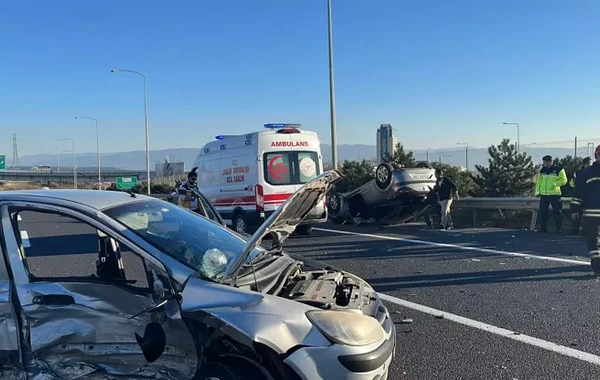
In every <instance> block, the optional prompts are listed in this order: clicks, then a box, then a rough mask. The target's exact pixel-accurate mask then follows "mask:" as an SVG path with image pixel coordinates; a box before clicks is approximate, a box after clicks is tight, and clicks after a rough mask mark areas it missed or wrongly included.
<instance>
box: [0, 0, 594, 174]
mask: <svg viewBox="0 0 600 380" xmlns="http://www.w3.org/2000/svg"><path fill="white" fill-rule="evenodd" d="M2 5H3V6H2V11H1V12H0V49H1V53H0V57H1V58H0V131H1V132H2V138H1V139H0V155H1V154H5V155H6V156H7V162H8V163H9V164H10V162H11V158H12V151H13V149H12V145H13V144H12V134H13V133H16V134H17V140H18V147H19V155H20V156H25V155H31V154H37V153H56V152H57V150H68V149H70V146H69V145H68V143H66V142H57V139H58V138H70V139H73V140H74V141H75V150H76V151H77V152H95V150H96V135H95V130H94V123H93V121H91V120H75V117H76V116H87V117H94V118H97V119H98V120H99V124H98V125H99V133H100V150H101V151H102V152H120V151H131V150H143V149H144V146H145V145H144V144H145V142H144V107H143V79H142V77H141V76H138V75H135V74H132V73H123V72H121V73H111V72H110V70H111V69H113V68H116V69H129V70H136V71H138V72H141V73H144V74H145V75H146V78H147V90H148V109H149V131H150V132H149V138H150V148H151V149H152V150H156V149H166V148H178V147H187V148H193V147H198V149H200V148H201V147H202V145H204V144H205V143H206V142H208V141H209V140H211V139H213V138H214V136H215V135H216V134H234V133H248V132H251V131H256V130H260V129H262V126H263V124H265V123H274V122H283V123H300V124H302V126H303V128H305V129H309V130H314V131H316V132H317V133H318V134H319V136H320V138H321V140H322V141H323V142H325V143H329V142H330V119H329V76H328V75H329V74H328V44H327V2H326V0H285V1H283V0H202V1H178V2H171V3H168V2H164V1H161V2H159V1H139V0H128V1H114V0H103V1H80V0H79V1H76V0H54V1H43V0H38V1H31V0H20V1H16V0H12V1H5V2H3V3H2ZM332 15H333V41H334V66H335V97H336V119H337V129H338V143H340V144H352V143H368V144H373V145H374V144H375V133H376V129H377V127H378V126H379V125H380V124H382V123H390V124H392V125H393V126H394V127H395V128H396V133H397V135H398V137H399V139H400V141H401V142H402V143H403V144H404V145H405V146H406V147H408V148H414V149H417V148H434V149H435V148H443V147H447V146H455V145H456V143H457V142H467V143H469V144H470V145H471V146H482V147H484V146H488V145H490V144H494V143H498V142H499V141H500V140H501V139H502V138H510V139H511V140H514V139H515V138H516V128H515V127H514V126H505V125H503V124H502V123H503V122H505V121H508V122H519V123H520V125H521V127H520V135H521V136H520V137H521V143H528V142H533V141H538V142H539V141H553V140H568V139H572V138H573V137H574V136H579V137H580V138H593V137H598V136H600V131H598V128H597V120H599V119H600V107H599V106H598V105H599V104H600V49H598V42H597V41H598V36H600V23H598V19H600V2H599V1H596V0H588V1H585V0H582V1H577V2H570V1H555V0H532V1H526V0H521V1H519V0H507V1H502V2H500V1H496V2H494V1H467V0H456V1H446V0H435V1H434V0H431V1H418V0H412V1H408V0H370V1H365V0H332ZM599 140H600V139H599ZM65 145H66V146H65Z"/></svg>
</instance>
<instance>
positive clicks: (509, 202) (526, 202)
mask: <svg viewBox="0 0 600 380" xmlns="http://www.w3.org/2000/svg"><path fill="white" fill-rule="evenodd" d="M152 196H153V197H156V198H160V199H163V200H169V199H171V194H152ZM562 202H563V209H568V208H569V204H570V203H571V198H562ZM550 207H552V206H550ZM453 208H461V209H468V210H473V226H474V227H476V226H477V225H478V212H477V211H478V210H530V211H531V223H530V225H529V228H530V230H531V231H533V230H535V226H536V224H537V216H538V213H539V210H540V199H539V198H535V197H514V198H513V197H508V198H500V197H498V198H496V197H470V198H461V199H460V200H458V201H456V202H455V203H454V204H453Z"/></svg>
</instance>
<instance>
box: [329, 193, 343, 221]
mask: <svg viewBox="0 0 600 380" xmlns="http://www.w3.org/2000/svg"><path fill="white" fill-rule="evenodd" d="M327 208H328V209H329V211H330V212H331V215H332V216H337V215H338V214H339V213H340V210H341V208H342V197H341V196H340V195H339V194H333V195H332V196H331V197H329V202H327Z"/></svg>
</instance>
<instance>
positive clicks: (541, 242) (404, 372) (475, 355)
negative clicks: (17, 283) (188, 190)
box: [22, 215, 600, 380]
mask: <svg viewBox="0 0 600 380" xmlns="http://www.w3.org/2000/svg"><path fill="white" fill-rule="evenodd" d="M23 219H24V220H23V221H22V225H23V226H24V227H25V229H26V230H27V231H28V234H29V239H26V240H29V244H30V247H29V248H28V250H29V252H28V258H29V265H30V269H31V270H32V271H33V273H34V274H36V273H37V275H48V273H50V275H54V276H57V275H60V274H61V273H64V271H66V270H67V269H69V271H72V270H73V268H74V267H77V268H79V269H78V270H81V273H82V274H89V273H92V272H91V271H92V270H94V269H95V268H93V267H90V265H92V264H91V263H93V260H95V259H96V257H97V255H96V254H95V253H94V252H95V250H96V245H95V244H96V243H94V241H95V240H94V239H95V236H94V231H89V230H87V231H86V230H80V232H79V235H78V236H72V234H71V233H67V231H73V226H69V223H71V222H70V221H67V220H61V221H58V220H53V219H45V217H43V216H40V215H36V216H26V215H23ZM322 227H323V228H326V229H329V230H317V231H315V232H314V233H313V234H312V235H311V236H305V237H301V236H299V237H293V238H290V239H288V241H287V242H286V249H287V250H289V251H291V252H295V253H299V254H301V255H303V256H306V257H309V258H311V259H316V260H320V261H324V262H328V263H331V264H333V265H335V266H337V267H340V268H343V269H345V270H347V271H350V272H353V273H355V274H357V275H359V276H361V277H363V278H364V279H366V280H368V281H369V282H370V283H371V284H372V285H373V286H374V287H375V289H376V290H378V291H379V292H380V293H381V294H384V295H387V298H386V299H387V301H386V304H387V306H388V307H389V309H390V311H391V313H392V316H393V318H394V320H395V322H396V324H397V329H398V333H397V334H398V336H397V342H398V346H397V349H396V358H395V360H394V362H393V365H392V368H391V369H390V371H391V373H390V379H420V380H421V379H438V378H439V379H508V380H512V379H519V380H523V379H544V380H547V379H586V380H588V379H597V378H600V302H598V301H597V300H598V299H599V297H598V290H599V288H600V282H599V281H598V280H597V279H595V278H594V277H593V276H591V270H590V268H589V264H588V263H587V261H586V258H585V247H584V245H583V242H582V241H581V240H580V239H576V238H569V237H564V236H555V235H551V234H548V235H539V234H535V233H531V232H528V231H507V230H491V229H477V230H453V231H430V230H425V229H423V228H421V227H419V226H414V225H406V226H401V227H386V228H381V229H377V228H374V227H371V226H360V227H350V226H335V225H323V226H322ZM32 235H35V236H32ZM61 236H62V237H61ZM56 237H59V238H60V239H63V240H61V241H59V242H58V244H59V245H60V247H61V248H60V249H58V245H52V244H51V243H50V241H51V240H52V239H50V238H56ZM59 252H60V253H61V254H57V253H59ZM577 255H579V256H577ZM124 264H125V268H128V269H130V270H131V271H128V274H130V273H133V274H132V275H133V276H136V274H135V273H136V272H137V273H139V274H140V277H141V273H142V272H141V270H142V268H141V267H139V268H138V269H133V268H132V267H135V266H137V265H141V263H136V262H135V260H134V259H133V258H132V257H129V258H127V257H126V259H125V263H124ZM126 270H127V269H126ZM407 319H410V320H412V321H406V320H407ZM405 322H408V323H405Z"/></svg>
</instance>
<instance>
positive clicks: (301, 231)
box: [296, 226, 313, 235]
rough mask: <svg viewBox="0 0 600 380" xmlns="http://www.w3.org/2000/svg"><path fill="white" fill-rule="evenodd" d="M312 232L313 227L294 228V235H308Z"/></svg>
mask: <svg viewBox="0 0 600 380" xmlns="http://www.w3.org/2000/svg"><path fill="white" fill-rule="evenodd" d="M312 231H313V226H298V227H296V233H297V234H298V235H310V234H311V233H312Z"/></svg>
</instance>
